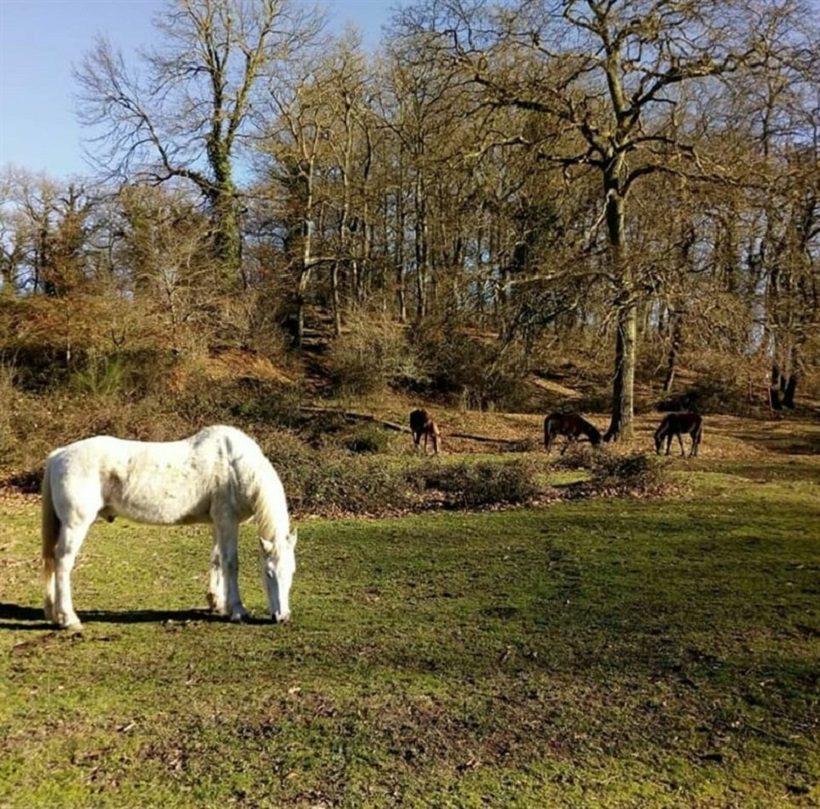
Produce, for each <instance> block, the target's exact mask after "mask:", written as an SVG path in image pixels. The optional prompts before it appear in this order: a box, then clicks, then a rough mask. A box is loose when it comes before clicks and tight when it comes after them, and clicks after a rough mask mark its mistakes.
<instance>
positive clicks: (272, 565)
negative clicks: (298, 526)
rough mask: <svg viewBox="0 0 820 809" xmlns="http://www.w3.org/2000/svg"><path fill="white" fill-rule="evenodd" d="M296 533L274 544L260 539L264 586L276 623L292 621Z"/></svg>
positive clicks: (293, 532)
mask: <svg viewBox="0 0 820 809" xmlns="http://www.w3.org/2000/svg"><path fill="white" fill-rule="evenodd" d="M296 539H297V537H296V531H292V532H291V533H290V534H288V535H287V536H286V537H285V538H284V539H277V540H276V541H274V542H271V541H270V540H267V539H264V538H262V537H260V538H259V547H260V552H261V553H260V561H261V565H262V586H263V588H264V590H265V593H266V594H267V596H268V609H269V611H270V615H271V618H273V620H274V621H276V623H284V622H286V621H288V620H290V585H291V583H292V582H293V574H294V573H295V572H296Z"/></svg>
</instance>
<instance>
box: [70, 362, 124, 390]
mask: <svg viewBox="0 0 820 809" xmlns="http://www.w3.org/2000/svg"><path fill="white" fill-rule="evenodd" d="M69 381H70V384H71V386H72V387H73V388H74V389H75V390H76V391H78V392H79V393H91V394H93V395H95V396H113V395H116V394H120V395H122V394H125V393H127V391H126V388H125V384H126V370H125V365H124V363H123V362H122V360H121V359H120V358H119V357H93V358H90V359H89V360H88V362H87V363H86V366H85V368H83V369H81V370H78V371H74V373H73V374H71V376H70V377H69Z"/></svg>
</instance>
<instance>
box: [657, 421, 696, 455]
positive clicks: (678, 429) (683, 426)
mask: <svg viewBox="0 0 820 809" xmlns="http://www.w3.org/2000/svg"><path fill="white" fill-rule="evenodd" d="M684 433H689V435H690V436H691V437H692V449H691V451H690V452H689V457H690V458H691V457H692V456H693V455H694V456H697V454H698V447H699V446H700V439H701V438H702V436H703V419H702V418H701V417H700V415H699V414H698V413H670V414H669V415H668V416H665V417H664V419H663V421H662V422H661V425H660V427H658V429H657V430H655V452H656V453H659V452H660V451H661V444H663V439H664V438H665V439H666V454H667V455H668V454H669V449H670V447H671V446H672V439H673V438H674V436H677V437H678V442H679V443H680V454H681V456H682V457H684V458H685V457H686V451H685V450H684V448H683V434H684Z"/></svg>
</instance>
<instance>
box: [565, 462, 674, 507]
mask: <svg viewBox="0 0 820 809" xmlns="http://www.w3.org/2000/svg"><path fill="white" fill-rule="evenodd" d="M587 459H588V467H587V468H589V469H590V471H591V477H590V479H589V480H587V481H583V482H582V483H576V484H572V485H571V486H569V487H567V493H568V495H569V496H570V497H591V496H601V495H603V496H616V497H624V496H632V497H650V496H658V495H662V494H665V493H667V492H668V491H669V489H670V485H669V482H668V479H667V475H666V469H665V465H664V463H663V461H661V459H660V458H657V457H656V456H655V455H647V454H646V453H642V452H634V453H630V454H627V455H619V454H616V453H614V452H609V451H606V450H604V451H601V452H596V451H594V450H592V451H590V453H589V455H588V458H587Z"/></svg>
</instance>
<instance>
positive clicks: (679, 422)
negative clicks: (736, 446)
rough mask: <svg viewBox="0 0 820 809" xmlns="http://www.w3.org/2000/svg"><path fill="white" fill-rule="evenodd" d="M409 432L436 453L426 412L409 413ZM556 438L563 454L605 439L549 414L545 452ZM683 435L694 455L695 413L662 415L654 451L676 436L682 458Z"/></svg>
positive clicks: (436, 435)
mask: <svg viewBox="0 0 820 809" xmlns="http://www.w3.org/2000/svg"><path fill="white" fill-rule="evenodd" d="M410 431H411V432H412V434H413V444H414V446H415V447H416V449H420V448H421V440H422V438H423V439H424V451H425V452H427V447H428V439H429V440H430V442H431V443H432V448H433V452H434V453H436V454H438V451H439V449H441V430H440V429H439V426H438V425H437V424H436V422H435V420H434V419H433V417H432V416H431V415H430V413H429V412H428V411H427V410H423V409H418V410H413V411H412V412H411V413H410ZM559 435H562V436H564V438H566V443H565V444H564V447H563V449H562V450H561V454H562V455H563V454H564V453H565V452H566V450H567V447H568V446H569V445H570V444H572V443H574V442H575V441H577V440H578V439H579V438H580V437H581V436H586V437H587V438H588V439H589V442H590V443H591V444H592V446H593V447H597V446H598V445H599V444H600V443H601V441H603V440H604V438H603V436H602V435H601V433H600V431H599V430H598V428H597V427H596V426H595V425H594V424H591V423H590V422H588V421H587V420H586V419H585V418H584V417H583V416H581V415H580V414H578V413H552V414H551V415H549V416H547V417H546V418H545V419H544V447H545V449H546V450H547V452H550V451H551V450H552V445H553V444H554V443H555V439H556V438H557V437H558V436H559ZM684 435H689V436H690V437H691V439H692V449H691V450H690V452H689V455H690V456H697V454H698V447H699V446H700V440H701V437H702V436H703V419H702V417H701V416H700V415H699V414H698V413H670V414H669V415H667V416H665V417H664V419H663V421H661V423H660V426H659V427H658V429H657V430H655V452H656V453H659V452H660V451H661V446H662V444H663V441H664V439H666V454H667V455H668V454H669V450H670V448H671V446H672V439H673V438H674V437H675V436H677V438H678V442H679V443H680V451H681V455H682V456H685V455H686V451H685V450H684V448H683V436H684Z"/></svg>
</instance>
